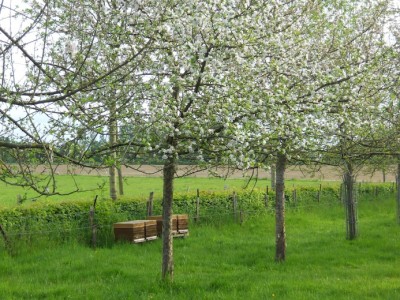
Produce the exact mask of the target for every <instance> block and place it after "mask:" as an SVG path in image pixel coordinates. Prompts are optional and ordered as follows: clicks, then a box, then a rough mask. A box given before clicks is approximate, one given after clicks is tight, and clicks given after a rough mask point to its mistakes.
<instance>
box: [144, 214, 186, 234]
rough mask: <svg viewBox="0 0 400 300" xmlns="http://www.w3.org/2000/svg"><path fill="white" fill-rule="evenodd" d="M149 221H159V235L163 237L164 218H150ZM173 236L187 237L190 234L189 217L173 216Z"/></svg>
mask: <svg viewBox="0 0 400 300" xmlns="http://www.w3.org/2000/svg"><path fill="white" fill-rule="evenodd" d="M147 218H148V219H149V220H155V221H157V235H158V236H161V235H162V222H163V220H162V216H149V217H147ZM172 234H173V235H174V236H187V235H188V234H189V217H188V215H185V214H184V215H172Z"/></svg>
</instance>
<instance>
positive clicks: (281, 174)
mask: <svg viewBox="0 0 400 300" xmlns="http://www.w3.org/2000/svg"><path fill="white" fill-rule="evenodd" d="M285 169H286V156H285V155H284V154H278V159H277V163H276V191H275V194H276V211H275V220H276V228H275V230H276V232H275V234H276V254H275V260H276V261H277V262H283V261H285V258H286V233H285Z"/></svg>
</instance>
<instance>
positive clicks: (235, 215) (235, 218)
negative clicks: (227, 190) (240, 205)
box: [232, 192, 237, 221]
mask: <svg viewBox="0 0 400 300" xmlns="http://www.w3.org/2000/svg"><path fill="white" fill-rule="evenodd" d="M232 204H233V218H234V220H235V221H236V220H237V196H236V192H233V196H232Z"/></svg>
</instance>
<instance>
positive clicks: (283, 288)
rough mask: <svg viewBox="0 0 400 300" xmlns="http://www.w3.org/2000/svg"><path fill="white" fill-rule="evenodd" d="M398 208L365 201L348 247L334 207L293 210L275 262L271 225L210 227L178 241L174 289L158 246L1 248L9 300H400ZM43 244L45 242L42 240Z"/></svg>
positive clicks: (249, 219)
mask: <svg viewBox="0 0 400 300" xmlns="http://www.w3.org/2000/svg"><path fill="white" fill-rule="evenodd" d="M399 229H400V227H399V225H398V224H396V221H395V201H394V199H393V197H388V198H387V199H376V198H375V197H371V198H370V199H362V200H360V203H359V237H358V238H357V239H356V240H354V241H349V240H346V239H345V236H346V234H345V222H344V209H343V207H342V206H341V205H340V204H339V203H337V202H335V203H332V204H330V205H328V204H322V203H321V204H316V205H309V206H303V207H297V208H291V207H289V208H288V209H287V244H288V248H287V260H286V262H284V263H276V262H274V216H273V214H268V213H263V214H260V215H259V216H249V215H245V216H244V222H243V224H241V225H240V224H236V223H234V222H233V221H232V220H231V219H230V218H229V219H227V218H226V217H225V218H221V219H220V220H219V221H218V220H206V219H203V220H202V221H201V222H200V223H199V224H195V223H191V224H190V236H189V237H188V238H185V239H175V240H174V245H175V247H174V254H175V279H174V282H173V283H162V282H161V280H160V277H161V274H160V273H161V241H160V240H157V241H153V242H149V243H145V244H140V245H130V244H126V243H114V242H113V241H111V240H110V242H109V244H108V245H105V246H103V247H98V248H97V249H96V250H93V249H91V248H90V247H88V246H87V245H84V243H78V242H74V241H73V240H72V241H65V242H64V243H55V242H52V241H51V240H47V241H46V240H44V239H43V240H41V241H38V242H35V241H33V242H32V244H31V245H30V246H29V247H28V246H23V245H21V246H20V247H18V249H17V251H16V253H15V254H14V255H12V256H10V255H8V254H7V253H6V251H4V245H3V244H2V241H1V242H0V251H1V252H0V256H1V257H0V277H1V278H2V280H1V281H0V295H1V298H2V299H45V298H46V299H307V300H308V299H399V298H400V277H399V268H400V256H399V255H398V253H399V248H400V235H399ZM38 238H39V237H38Z"/></svg>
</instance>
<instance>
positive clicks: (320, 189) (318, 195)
mask: <svg viewBox="0 0 400 300" xmlns="http://www.w3.org/2000/svg"><path fill="white" fill-rule="evenodd" d="M321 192H322V184H319V190H318V194H317V200H318V203H319V202H320V201H321Z"/></svg>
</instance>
